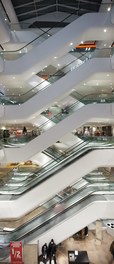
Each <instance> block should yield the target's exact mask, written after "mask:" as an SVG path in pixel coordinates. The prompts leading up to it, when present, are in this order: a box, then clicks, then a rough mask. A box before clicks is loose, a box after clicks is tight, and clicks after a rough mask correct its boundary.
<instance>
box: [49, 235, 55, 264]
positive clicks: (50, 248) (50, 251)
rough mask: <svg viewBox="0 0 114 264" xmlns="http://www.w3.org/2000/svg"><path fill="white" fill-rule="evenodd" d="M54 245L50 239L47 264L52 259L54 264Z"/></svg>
mask: <svg viewBox="0 0 114 264" xmlns="http://www.w3.org/2000/svg"><path fill="white" fill-rule="evenodd" d="M56 248H57V246H56V244H55V242H54V240H53V239H51V241H50V243H49V246H48V251H49V263H50V264H51V261H52V259H53V260H54V264H56Z"/></svg>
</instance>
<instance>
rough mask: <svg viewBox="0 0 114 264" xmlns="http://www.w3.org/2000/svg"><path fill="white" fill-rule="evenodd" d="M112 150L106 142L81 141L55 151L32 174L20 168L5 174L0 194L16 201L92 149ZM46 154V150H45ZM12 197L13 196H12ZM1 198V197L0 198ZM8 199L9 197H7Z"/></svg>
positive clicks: (112, 145) (113, 145)
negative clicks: (51, 157)
mask: <svg viewBox="0 0 114 264" xmlns="http://www.w3.org/2000/svg"><path fill="white" fill-rule="evenodd" d="M112 148H114V144H113V143H111V142H108V140H107V142H106V141H101V142H100V141H98V142H96V141H95V142H94V141H92V142H91V141H89V140H88V141H82V140H80V141H79V142H78V143H77V144H75V145H74V146H72V147H70V148H68V149H66V150H65V151H63V153H61V151H60V152H59V151H58V150H57V152H55V154H54V151H53V148H52V147H51V150H50V151H52V153H53V159H51V161H49V162H48V163H45V164H44V165H43V166H41V167H38V168H36V169H35V171H34V172H30V171H26V169H24V168H23V170H22V171H21V170H20V167H19V166H18V167H16V169H13V171H11V172H10V173H7V174H6V176H5V177H6V179H7V181H5V183H4V182H2V183H1V186H0V194H2V195H6V198H5V199H7V195H8V194H10V195H11V196H10V199H16V198H18V196H19V195H21V194H22V193H24V192H26V191H28V190H29V189H30V188H33V187H34V186H36V185H38V184H40V183H42V182H43V181H45V180H47V179H48V178H49V177H52V176H53V174H55V173H56V172H57V171H60V170H62V168H63V167H64V166H67V165H69V164H71V163H72V162H75V161H76V159H78V158H80V157H81V156H83V155H86V154H87V153H88V152H90V151H93V150H94V149H112ZM45 154H46V150H45ZM12 195H13V196H12ZM1 197H2V196H1ZM8 199H9V197H8Z"/></svg>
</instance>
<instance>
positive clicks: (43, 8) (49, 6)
mask: <svg viewBox="0 0 114 264" xmlns="http://www.w3.org/2000/svg"><path fill="white" fill-rule="evenodd" d="M52 7H55V9H56V4H54V5H48V6H46V7H42V8H37V9H34V10H32V11H28V12H25V13H21V14H18V15H17V16H18V17H20V16H24V15H27V14H31V13H36V12H38V11H44V10H46V9H49V8H52Z"/></svg>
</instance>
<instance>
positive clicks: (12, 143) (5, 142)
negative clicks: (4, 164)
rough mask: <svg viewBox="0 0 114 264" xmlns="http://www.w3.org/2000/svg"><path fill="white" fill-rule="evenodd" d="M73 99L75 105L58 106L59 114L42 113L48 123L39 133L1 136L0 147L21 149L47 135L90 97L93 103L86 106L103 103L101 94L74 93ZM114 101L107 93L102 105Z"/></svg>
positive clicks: (101, 138) (38, 130)
mask: <svg viewBox="0 0 114 264" xmlns="http://www.w3.org/2000/svg"><path fill="white" fill-rule="evenodd" d="M70 96H72V97H73V98H75V99H76V102H74V103H73V104H69V105H67V106H65V107H64V108H62V107H58V106H56V110H57V111H58V113H57V114H55V113H53V111H50V108H49V109H46V110H45V111H43V112H42V113H41V115H43V116H44V117H45V118H46V121H44V122H43V123H42V124H41V125H40V126H39V127H38V128H37V133H34V131H31V133H27V134H26V135H18V136H16V135H11V136H9V137H3V135H0V147H1V148H3V147H21V146H23V145H25V144H26V143H28V142H30V141H31V140H33V139H35V138H36V137H37V136H40V135H41V134H42V133H45V132H46V131H47V130H48V129H50V128H51V127H53V126H54V125H56V124H58V123H59V122H60V121H62V120H64V119H65V118H67V117H69V116H70V115H72V114H73V113H75V112H76V111H77V110H78V109H80V108H81V107H83V106H84V104H85V100H86V98H88V97H91V101H90V100H89V101H86V104H87V102H88V104H90V103H93V101H94V102H96V103H101V99H100V100H99V96H100V97H101V96H102V95H101V94H99V93H96V94H88V95H86V96H82V95H80V94H79V93H77V92H72V93H71V94H70ZM113 101H114V94H112V93H107V98H106V100H105V101H103V102H102V103H111V102H113ZM78 137H81V139H83V140H87V137H84V136H80V135H78ZM89 140H91V141H92V140H94V141H99V140H100V141H107V140H108V142H109V141H110V140H111V143H112V141H113V138H111V137H109V138H108V137H89Z"/></svg>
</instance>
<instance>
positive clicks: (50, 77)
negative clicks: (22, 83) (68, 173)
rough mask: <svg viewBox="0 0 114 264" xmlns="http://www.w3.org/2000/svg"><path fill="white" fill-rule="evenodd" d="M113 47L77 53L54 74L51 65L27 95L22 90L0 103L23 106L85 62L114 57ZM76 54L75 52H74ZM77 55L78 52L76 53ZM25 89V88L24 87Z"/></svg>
mask: <svg viewBox="0 0 114 264" xmlns="http://www.w3.org/2000/svg"><path fill="white" fill-rule="evenodd" d="M113 50H114V49H113V47H112V48H109V49H106V48H105V49H95V50H94V51H85V52H84V53H83V54H82V53H81V54H80V55H79V52H77V57H78V58H75V57H74V56H73V58H72V61H71V62H70V63H68V64H67V65H65V66H64V67H62V68H60V67H59V70H56V68H55V69H54V73H52V74H51V73H49V69H50V68H51V69H52V65H49V66H48V67H46V68H44V69H42V71H40V72H39V73H37V75H38V76H39V77H41V82H39V84H38V85H36V86H34V87H33V88H31V89H30V88H29V90H28V91H27V92H25V93H22V92H21V90H20V91H19V93H18V94H15V93H13V94H9V93H8V92H7V94H6V95H5V96H4V95H1V97H0V102H1V104H6V105H8V104H14V105H15V104H22V103H24V102H25V101H27V100H29V99H30V98H31V97H33V96H35V95H36V94H37V93H39V92H41V91H43V90H45V89H46V88H47V87H49V86H50V85H51V84H52V83H54V82H56V81H57V80H59V79H60V78H62V77H63V76H65V75H66V74H67V73H69V72H71V71H73V70H75V69H76V68H78V67H79V66H81V65H82V64H83V63H84V62H86V61H87V60H88V59H92V58H98V57H101V58H103V57H110V56H112V55H113ZM72 53H74V51H72ZM75 53H76V52H75ZM52 72H53V71H52ZM23 88H24V87H23Z"/></svg>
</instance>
